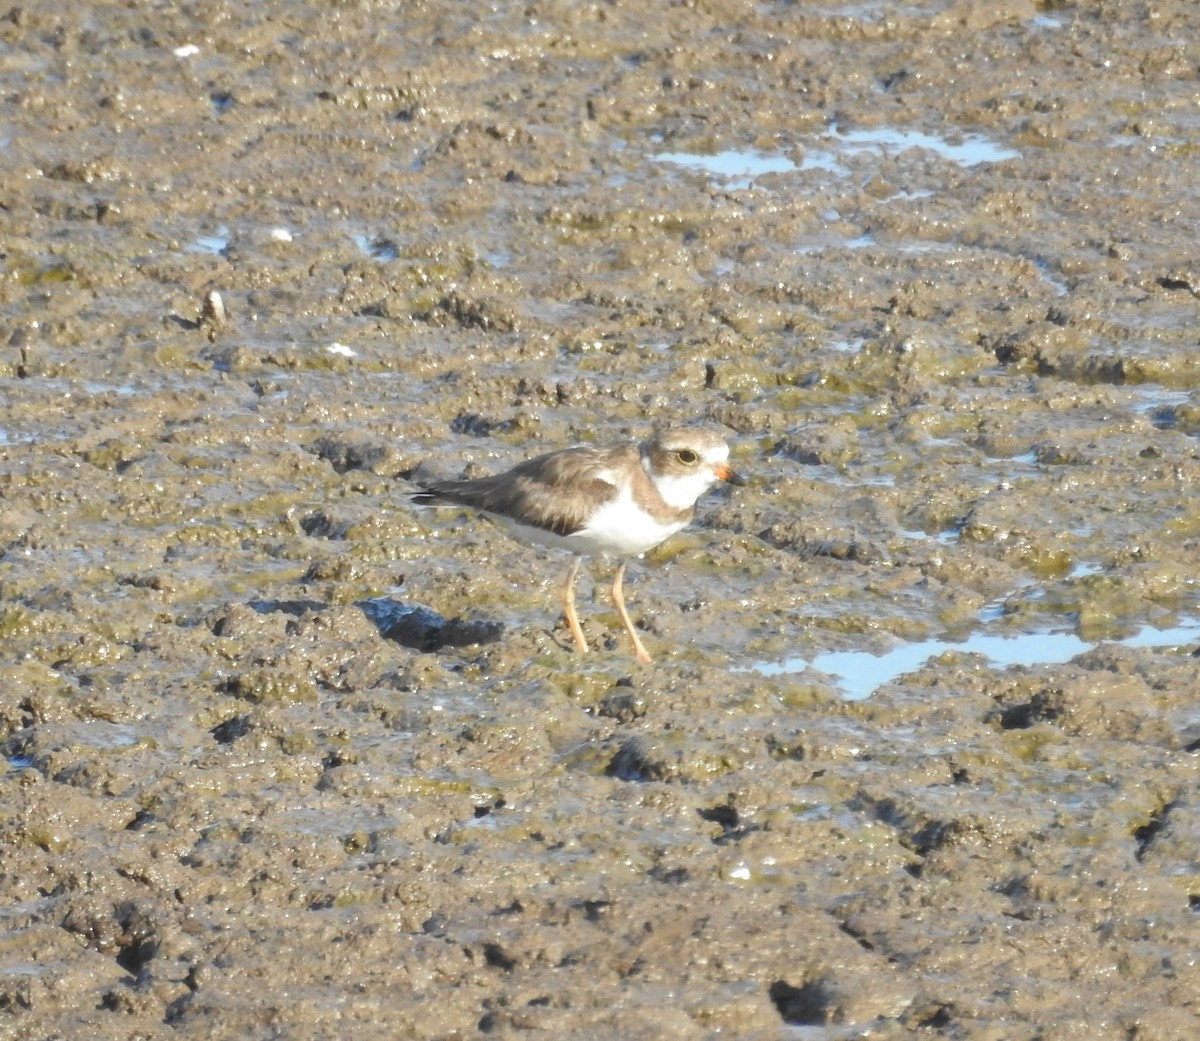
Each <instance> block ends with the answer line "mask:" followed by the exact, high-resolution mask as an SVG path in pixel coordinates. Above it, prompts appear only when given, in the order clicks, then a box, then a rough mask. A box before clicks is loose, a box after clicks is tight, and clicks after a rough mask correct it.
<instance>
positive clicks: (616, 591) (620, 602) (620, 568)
mask: <svg viewBox="0 0 1200 1041" xmlns="http://www.w3.org/2000/svg"><path fill="white" fill-rule="evenodd" d="M624 580H625V561H623V560H622V561H621V563H620V564H618V565H617V573H616V575H615V576H614V577H613V584H612V598H613V604H614V605H615V606H616V608H617V614H619V615H620V616H621V621H622V622H623V623H624V624H625V631H626V632H627V633H629V638H630V639H631V640H632V641H633V655H634V657H635V658H637V660H638V661H640V662H644V663H646V664H649V663H650V662H651V661H653V660H654V659H653V658H651V657H650V655H649V654H647V653H646V648H645V647H643V646H642V641H641V640H640V639H638V634H637V630H635V629H634V627H633V622H631V621H630V620H629V612H628V611H626V610H625V595H624V593H623V591H622V583H623V582H624Z"/></svg>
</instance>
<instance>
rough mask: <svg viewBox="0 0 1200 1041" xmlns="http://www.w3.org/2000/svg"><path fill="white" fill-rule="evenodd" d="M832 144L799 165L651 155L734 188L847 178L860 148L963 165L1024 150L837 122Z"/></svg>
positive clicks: (765, 157) (744, 152)
mask: <svg viewBox="0 0 1200 1041" xmlns="http://www.w3.org/2000/svg"><path fill="white" fill-rule="evenodd" d="M820 140H821V142H822V144H827V145H828V147H819V148H805V149H804V152H803V156H802V158H801V159H800V160H799V163H798V164H797V162H795V161H793V160H792V159H790V158H788V157H787V156H786V155H781V154H780V153H777V152H776V153H770V152H762V151H759V150H758V149H754V148H747V149H733V148H731V149H726V150H724V151H722V152H713V153H709V154H703V153H698V152H659V153H657V154H655V155H652V156H651V157H650V158H651V159H653V160H655V161H656V162H660V163H672V164H674V165H675V166H682V167H685V168H687V169H690V170H699V171H701V172H703V173H707V174H709V175H710V176H712V177H713V178H714V179H715V180H719V181H721V183H722V184H723V185H724V186H725V187H727V188H730V189H741V188H749V187H750V186H751V185H752V184H753V183H754V181H755V180H756V179H757V178H759V177H761V176H762V175H763V174H769V173H792V172H794V171H796V170H824V171H827V172H829V173H833V174H837V175H839V176H845V175H848V174H849V172H850V171H849V169H848V168H847V166H846V165H845V163H844V161H843V160H844V159H845V158H846V157H847V156H850V155H857V154H858V153H860V152H878V153H879V154H881V155H897V154H899V153H901V152H906V151H908V150H909V149H911V148H921V149H924V150H925V151H927V152H933V153H934V154H935V155H937V156H940V157H941V158H943V159H948V160H949V161H951V162H954V163H958V164H959V165H961V166H977V165H978V164H979V163H997V162H1003V161H1004V160H1006V159H1016V158H1018V157H1019V156H1020V153H1019V152H1018V151H1016V150H1015V149H1012V148H1003V147H1001V146H1000V145H998V144H996V143H995V142H994V141H992V140H990V139H989V138H987V137H985V136H984V135H983V134H961V135H959V136H957V137H956V138H955V139H954V140H949V139H947V138H944V137H938V136H937V135H935V134H926V133H924V132H922V131H920V130H898V129H895V128H893V127H877V128H873V129H869V130H845V131H842V130H839V129H838V127H837V125H836V124H834V125H832V126H831V127H830V128H829V131H828V132H827V133H826V134H825V135H824V136H823V137H822V138H821V139H820Z"/></svg>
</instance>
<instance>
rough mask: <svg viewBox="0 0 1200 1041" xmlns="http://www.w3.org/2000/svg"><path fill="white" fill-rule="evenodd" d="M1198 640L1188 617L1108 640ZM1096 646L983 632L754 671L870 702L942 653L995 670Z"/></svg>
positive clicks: (1196, 623)
mask: <svg viewBox="0 0 1200 1041" xmlns="http://www.w3.org/2000/svg"><path fill="white" fill-rule="evenodd" d="M1198 641H1200V618H1190V619H1187V620H1185V621H1183V622H1181V623H1180V624H1179V625H1177V626H1175V627H1173V628H1170V629H1155V628H1154V627H1153V626H1149V625H1147V626H1143V627H1142V628H1141V629H1140V630H1139V631H1138V632H1136V633H1134V634H1133V635H1132V636H1129V637H1127V638H1126V639H1124V640H1115V641H1111V642H1114V643H1118V644H1122V645H1124V646H1126V647H1175V646H1181V645H1187V644H1191V643H1196V642H1198ZM1095 646H1096V644H1095V643H1089V642H1088V641H1087V640H1082V639H1080V638H1079V637H1078V636H1076V635H1075V634H1074V633H1067V632H1037V633H1024V634H1021V635H1019V636H995V635H988V634H984V633H980V634H977V635H975V636H971V637H970V638H968V639H966V640H963V641H961V642H958V643H951V642H948V641H945V640H924V641H922V642H920V643H905V644H901V645H900V646H898V647H893V648H892V649H891V650H889V651H886V652H884V653H883V654H872V653H870V652H869V651H830V652H828V653H826V654H818V655H817V656H816V657H815V658H813V659H812V661H805V660H804V659H803V658H789V659H788V660H787V661H784V662H776V663H770V662H760V663H758V664H757V665H755V666H754V669H755V671H756V672H760V673H762V674H763V675H766V676H777V675H779V674H780V673H793V672H804V671H805V670H807V669H812V670H813V671H814V672H822V673H825V674H827V675H830V676H833V677H835V678H836V679H837V681H838V685H839V686H840V687H841V690H842V695H843V696H844V697H845V698H846V699H847V700H848V701H859V700H861V699H863V698H867V697H870V696H871V695H872V694H874V693H875V691H876V690H878V689H879V688H880V687H882V686H883V685H884V684H885V683H890V682H891V681H892V680H894V679H896V678H897V677H899V676H903V675H904V674H905V673H908V672H913V671H915V670H916V669H919V668H921V667H922V666H923V665H925V664H926V662H928V661H929V659H930V658H932V657H934V656H935V655H938V654H943V653H945V652H946V651H955V652H957V653H959V654H981V655H983V656H984V657H985V658H987V659H988V661H990V662H991V663H992V664H993V665H998V666H1001V667H1006V666H1009V665H1052V664H1055V663H1057V662H1065V661H1070V660H1071V659H1072V658H1074V657H1075V656H1076V655H1079V654H1082V653H1083V652H1084V651H1088V650H1091V649H1092V648H1093V647H1095Z"/></svg>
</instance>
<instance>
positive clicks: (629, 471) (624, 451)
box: [411, 427, 746, 662]
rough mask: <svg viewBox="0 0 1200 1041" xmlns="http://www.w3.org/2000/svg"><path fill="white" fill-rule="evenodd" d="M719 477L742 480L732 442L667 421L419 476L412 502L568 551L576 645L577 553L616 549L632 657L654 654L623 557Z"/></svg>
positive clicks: (656, 539)
mask: <svg viewBox="0 0 1200 1041" xmlns="http://www.w3.org/2000/svg"><path fill="white" fill-rule="evenodd" d="M718 481H727V482H729V483H730V484H733V485H743V484H745V483H746V482H745V480H744V479H743V478H742V477H740V476H739V475H738V474H737V473H735V472H734V470H733V469H732V468H731V467H730V465H729V446H728V445H727V444H726V443H725V442H724V441H723V440H722V439H721V438H720V437H719V436H718V435H716V434H714V433H712V432H711V431H708V430H704V429H701V428H697V427H670V428H668V429H666V430H662V431H660V432H659V433H657V434H655V436H654V437H652V438H651V439H650V440H649V441H647V442H645V443H644V444H641V445H639V444H636V443H635V442H626V443H624V444H619V445H614V446H612V447H611V448H592V447H590V446H586V445H580V446H577V447H575V448H564V449H561V450H559V451H557V452H549V453H547V454H546V455H540V456H538V457H537V458H535V459H530V460H528V461H526V462H524V463H520V464H518V465H517V466H514V467H513V468H512V469H511V470H506V471H505V472H504V473H500V474H496V475H495V476H494V477H479V478H475V479H474V480H459V481H429V482H424V483H423V484H422V487H421V488H420V490H419V491H416V492H414V493H412V495H411V499H412V502H413V504H414V505H417V506H444V505H457V506H468V507H470V508H472V509H475V510H478V511H479V512H480V513H482V514H485V515H486V516H488V517H492V518H494V519H495V520H497V521H498V522H500V523H501V524H502V525H503V526H504V527H505V528H506V529H507V530H508V532H509V533H510V534H511V535H513V536H514V537H515V538H517V539H520V540H521V541H523V542H527V543H533V544H535V545H540V546H549V547H551V548H552V549H564V550H567V551H568V552H570V553H573V554H574V555H575V559H574V561H572V563H571V569H570V571H569V572H568V574H567V581H566V584H565V585H564V586H563V590H562V605H563V613H564V614H565V616H566V619H567V625H568V626H569V627H570V629H571V635H572V636H573V637H574V638H575V643H576V645H577V646H578V647H579V649H580V651H585V652H586V651H587V650H588V645H587V640H586V639H585V638H584V635H583V629H582V628H581V627H580V625H579V616H578V615H577V614H576V612H575V579H576V577H577V576H578V574H579V568H580V565H581V564H582V562H583V558H584V557H615V558H616V559H617V561H618V563H617V570H616V574H615V576H614V577H613V584H612V600H613V606H614V607H616V609H617V613H618V614H619V615H620V616H621V622H622V624H623V625H624V626H625V631H626V632H627V633H629V638H630V640H632V641H633V651H634V655H635V656H636V657H637V659H638V661H641V662H649V661H651V658H650V655H649V654H648V653H647V651H646V648H645V647H644V646H642V641H641V639H640V638H639V637H638V634H637V631H636V630H635V629H634V627H633V622H632V621H631V620H630V618H629V612H628V610H627V609H626V607H625V597H624V593H623V589H622V583H623V582H624V579H625V562H626V560H627V559H628V558H629V557H636V556H639V555H641V554H642V553H645V552H646V551H647V550H649V549H653V548H654V547H655V546H657V545H658V544H659V543H660V542H662V541H664V540H665V539H667V538H669V537H670V536H672V535H674V534H675V533H676V532H677V531H679V530H680V529H681V528H682V527H684V525H686V524H687V523H688V522H689V521H690V520H691V519H692V514H693V512H694V511H695V506H696V500H697V499H699V498H700V496H701V495H703V494H704V492H705V491H707V490H708V489H709V488H710V487H712V486H713V485H714V484H716V483H717V482H718Z"/></svg>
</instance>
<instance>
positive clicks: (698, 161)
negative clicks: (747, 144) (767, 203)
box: [650, 149, 798, 188]
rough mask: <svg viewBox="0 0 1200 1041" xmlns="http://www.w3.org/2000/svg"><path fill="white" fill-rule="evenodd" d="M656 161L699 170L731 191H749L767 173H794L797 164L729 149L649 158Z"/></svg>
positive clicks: (760, 153)
mask: <svg viewBox="0 0 1200 1041" xmlns="http://www.w3.org/2000/svg"><path fill="white" fill-rule="evenodd" d="M650 158H651V159H654V160H655V161H656V162H660V163H672V164H673V165H675V166H682V167H684V168H686V169H689V170H699V171H701V172H703V173H707V174H710V175H711V176H713V177H714V178H716V179H718V180H720V181H722V182H724V183H725V184H726V185H727V186H728V187H729V188H749V187H750V185H751V184H753V183H754V181H755V178H758V177H761V176H762V175H763V174H768V173H791V172H792V171H793V170H796V169H798V167H797V166H796V164H795V163H794V162H792V161H791V160H790V159H788V158H787V157H786V156H782V155H769V154H767V153H766V152H759V151H756V150H755V149H745V150H738V149H728V150H726V151H724V152H714V153H713V154H712V155H700V154H698V153H693V152H659V153H658V154H657V155H653V156H651V157H650Z"/></svg>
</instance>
